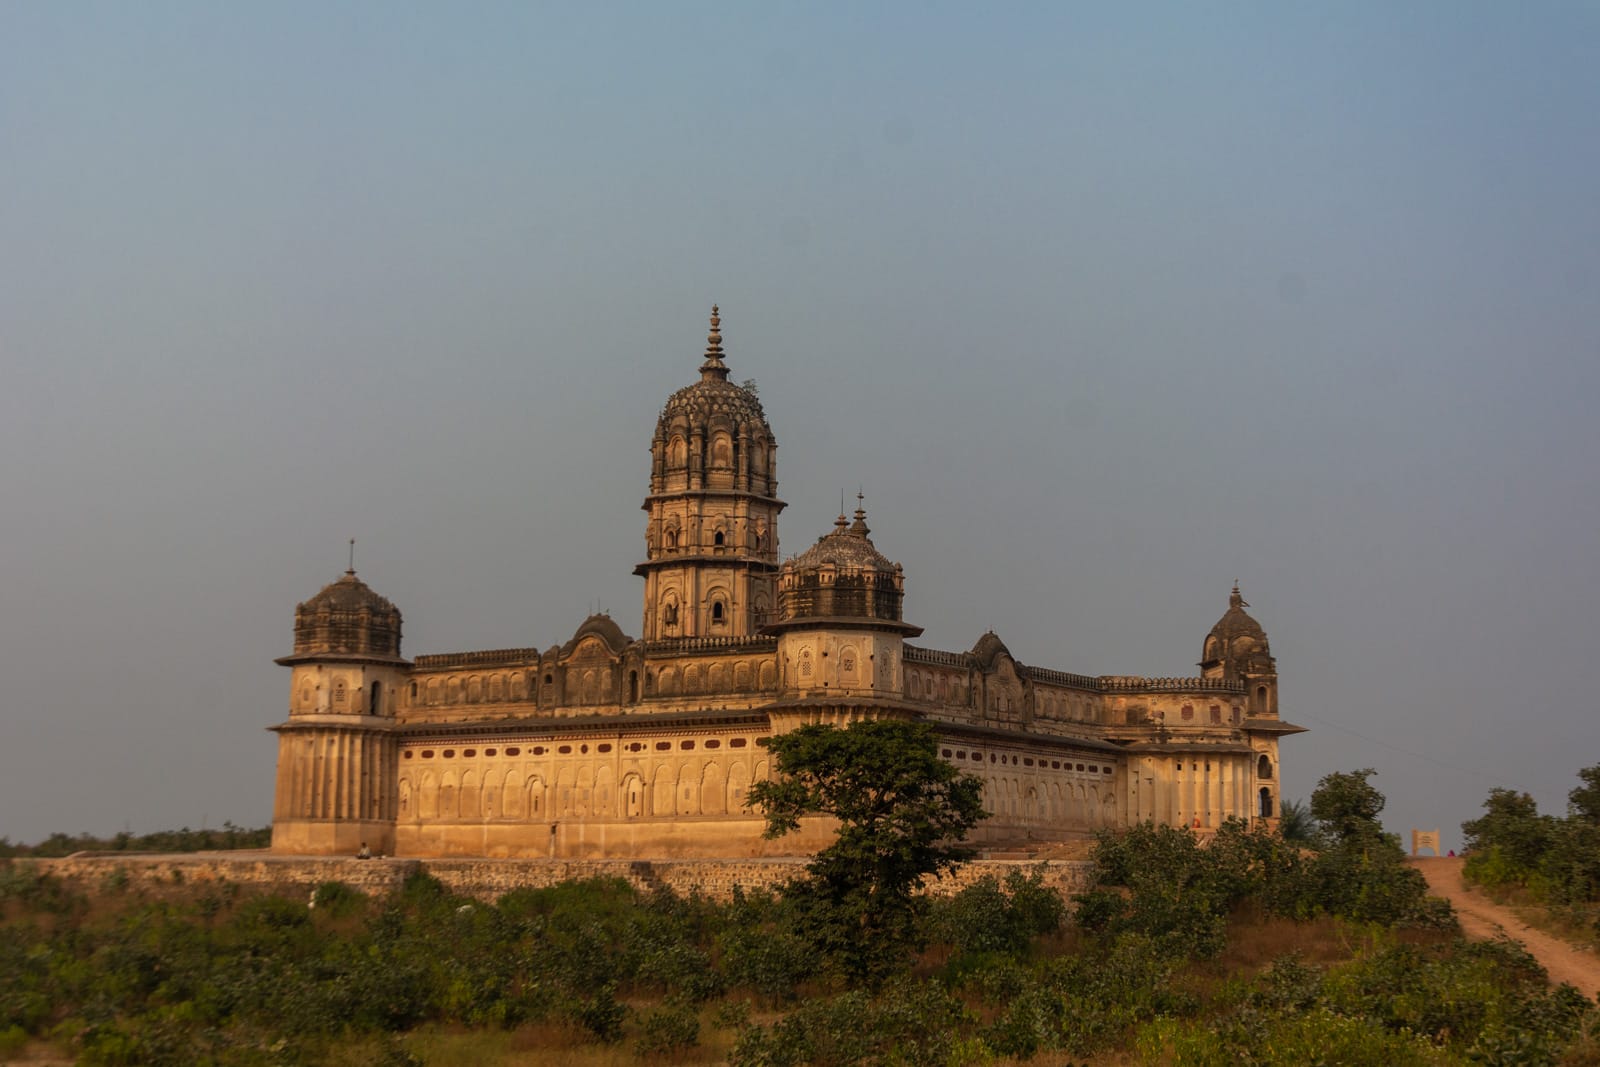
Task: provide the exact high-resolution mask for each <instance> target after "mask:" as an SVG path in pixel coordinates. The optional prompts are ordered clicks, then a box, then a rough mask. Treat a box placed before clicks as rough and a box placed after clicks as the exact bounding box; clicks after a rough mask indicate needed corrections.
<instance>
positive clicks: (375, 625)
mask: <svg viewBox="0 0 1600 1067" xmlns="http://www.w3.org/2000/svg"><path fill="white" fill-rule="evenodd" d="M294 652H295V655H297V656H299V655H306V654H333V655H361V656H379V657H383V658H398V657H399V655H400V610H399V609H398V608H396V607H395V606H394V604H392V603H391V602H390V601H389V600H387V599H385V598H384V597H381V596H379V595H378V594H377V593H375V592H373V590H372V588H371V586H369V585H367V583H366V582H363V581H362V580H361V579H360V578H357V577H356V572H355V571H353V570H352V571H345V573H344V575H343V576H342V577H341V578H339V579H338V580H337V581H334V582H330V583H328V584H327V585H326V586H323V588H322V590H321V591H320V592H318V593H317V595H316V596H314V597H312V598H311V599H309V600H307V601H305V602H304V603H302V604H300V605H298V606H297V607H296V608H295V612H294Z"/></svg>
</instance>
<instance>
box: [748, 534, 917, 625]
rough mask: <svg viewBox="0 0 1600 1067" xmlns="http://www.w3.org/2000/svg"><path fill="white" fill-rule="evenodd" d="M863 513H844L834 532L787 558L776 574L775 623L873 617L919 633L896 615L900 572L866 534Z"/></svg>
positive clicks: (902, 591)
mask: <svg viewBox="0 0 1600 1067" xmlns="http://www.w3.org/2000/svg"><path fill="white" fill-rule="evenodd" d="M871 532H872V531H871V530H869V529H868V528H867V513H866V511H865V510H863V509H862V508H859V507H858V508H857V509H856V521H855V522H854V523H851V522H850V521H849V520H848V519H846V518H845V517H844V516H843V515H840V516H839V518H838V519H837V520H836V521H835V522H834V524H833V532H832V533H830V534H828V535H827V536H826V537H822V538H819V539H818V540H817V543H816V544H814V545H812V546H811V547H810V548H808V549H806V550H805V551H804V552H802V553H800V554H799V555H798V556H796V557H794V558H793V559H791V560H789V561H788V562H786V563H785V564H784V565H783V570H782V571H781V572H780V573H779V575H778V605H779V622H778V624H777V625H778V626H780V627H783V626H788V625H789V624H791V623H792V622H794V620H797V619H833V620H836V621H837V620H842V619H859V620H867V619H870V620H873V626H874V627H875V628H886V629H894V630H898V631H900V632H902V633H910V634H913V635H915V634H919V633H921V632H922V630H921V629H920V628H919V627H915V626H910V625H907V624H906V623H905V622H904V621H903V620H902V619H901V617H900V609H901V603H902V601H903V600H904V598H905V578H904V575H903V574H902V573H901V570H900V564H898V563H895V562H893V561H891V560H890V559H889V558H888V557H886V556H885V555H884V554H883V553H882V552H879V551H878V549H877V547H876V546H875V545H873V543H872V539H871V538H870V537H869V536H868V534H870V533H871Z"/></svg>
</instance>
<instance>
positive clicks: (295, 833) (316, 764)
mask: <svg viewBox="0 0 1600 1067" xmlns="http://www.w3.org/2000/svg"><path fill="white" fill-rule="evenodd" d="M277 662H278V663H280V664H282V665H283V666H285V667H290V668H292V669H293V674H292V676H291V678H290V682H289V719H288V721H287V722H284V723H280V724H279V725H277V726H274V727H273V728H272V729H273V730H275V731H277V734H278V781H277V795H276V798H275V801H274V804H273V816H272V847H273V850H274V851H278V852H296V853H312V854H323V853H354V852H356V850H357V849H359V848H360V847H361V845H362V844H363V843H365V844H367V845H368V846H369V847H370V848H371V849H372V850H373V851H374V852H392V851H393V850H394V806H395V790H394V776H395V764H396V743H395V738H394V717H395V705H396V697H397V696H398V693H399V687H400V686H401V685H402V684H403V683H404V680H405V678H406V675H407V672H408V670H409V669H410V667H411V664H410V663H408V662H407V661H406V660H404V659H402V658H401V656H400V612H399V610H398V609H396V608H395V606H394V605H393V604H391V603H390V602H389V601H388V600H385V599H384V598H383V597H381V596H379V595H378V594H377V593H375V592H373V591H372V589H371V588H370V587H369V586H368V585H367V584H366V583H365V582H363V581H362V580H361V579H360V578H357V577H356V572H355V570H354V569H353V568H352V569H351V570H348V571H346V572H345V573H344V576H343V577H342V578H340V579H338V580H337V581H335V582H332V583H330V584H329V585H327V586H325V587H324V588H323V589H322V591H321V592H319V593H318V594H317V595H316V596H314V597H312V598H311V599H310V600H307V601H306V602H305V603H303V604H301V605H300V606H299V607H297V608H296V609H295V614H294V652H293V653H292V654H291V655H288V656H284V657H283V658H282V659H279V660H277Z"/></svg>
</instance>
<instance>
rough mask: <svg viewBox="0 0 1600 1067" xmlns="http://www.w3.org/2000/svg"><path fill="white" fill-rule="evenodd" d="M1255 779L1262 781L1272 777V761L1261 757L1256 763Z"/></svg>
mask: <svg viewBox="0 0 1600 1067" xmlns="http://www.w3.org/2000/svg"><path fill="white" fill-rule="evenodd" d="M1256 777H1257V778H1260V779H1262V780H1266V779H1270V778H1271V777H1272V761H1271V760H1270V759H1268V758H1267V757H1266V756H1262V757H1261V758H1260V759H1259V760H1257V761H1256Z"/></svg>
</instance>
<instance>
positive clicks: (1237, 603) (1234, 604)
mask: <svg viewBox="0 0 1600 1067" xmlns="http://www.w3.org/2000/svg"><path fill="white" fill-rule="evenodd" d="M1228 606H1229V607H1230V608H1247V607H1249V606H1250V605H1249V604H1246V603H1245V600H1244V597H1242V596H1240V595H1239V579H1237V578H1235V579H1234V580H1233V593H1232V594H1231V595H1230V596H1229V597H1228Z"/></svg>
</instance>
